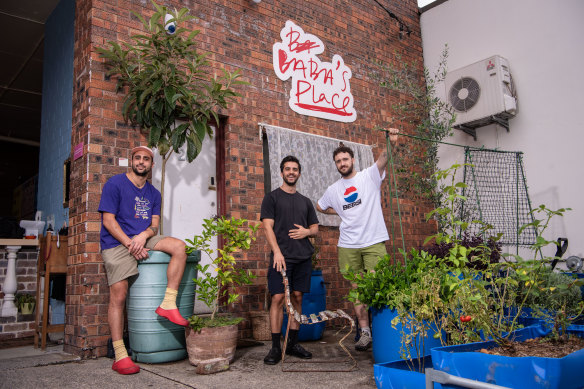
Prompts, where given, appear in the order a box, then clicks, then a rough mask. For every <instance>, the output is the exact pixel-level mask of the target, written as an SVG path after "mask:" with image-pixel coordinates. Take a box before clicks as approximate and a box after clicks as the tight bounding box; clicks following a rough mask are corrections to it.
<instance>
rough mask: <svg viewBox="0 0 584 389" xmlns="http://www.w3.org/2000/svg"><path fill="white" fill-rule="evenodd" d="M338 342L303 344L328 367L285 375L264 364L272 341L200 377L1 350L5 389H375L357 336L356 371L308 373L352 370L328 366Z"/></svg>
mask: <svg viewBox="0 0 584 389" xmlns="http://www.w3.org/2000/svg"><path fill="white" fill-rule="evenodd" d="M339 339H340V337H339V336H337V335H335V332H334V331H333V330H330V329H327V330H326V331H325V333H324V337H323V339H322V340H321V341H314V342H305V343H303V346H304V347H305V348H306V349H308V350H309V351H311V352H312V353H313V355H314V358H313V359H312V361H320V362H323V363H296V364H294V363H285V364H284V367H285V368H286V369H295V370H301V371H302V372H283V371H282V365H281V364H278V365H275V366H267V365H264V363H263V358H264V356H265V355H266V354H267V352H268V350H269V347H270V342H255V343H254V342H252V343H254V344H255V345H253V346H249V347H238V349H237V352H236V356H235V361H234V362H233V363H232V364H231V366H230V369H229V370H228V371H225V372H221V373H217V374H211V375H198V374H196V373H195V367H194V366H191V365H190V364H189V362H188V360H184V361H178V362H170V363H163V364H144V363H141V364H140V367H141V368H142V370H141V372H140V373H139V374H135V375H132V376H122V375H119V374H117V373H115V372H114V371H112V370H111V365H112V360H111V359H108V358H99V359H93V360H79V359H78V358H77V357H75V356H73V355H70V354H66V353H63V351H62V350H63V348H62V346H52V347H47V350H46V351H44V352H42V351H40V350H35V349H34V348H33V347H32V346H26V347H18V348H10V349H3V350H0V388H34V389H41V388H96V387H97V388H197V389H222V388H229V389H232V388H233V389H246V388H254V389H255V388H258V389H260V388H261V389H264V388H266V389H269V388H277V389H288V388H294V389H304V388H311V389H313V388H314V389H319V388H323V389H324V388H326V389H334V388H355V389H357V388H375V381H374V379H373V357H372V355H371V351H369V352H357V351H355V350H354V348H353V335H349V337H348V338H347V340H346V341H345V344H346V346H347V348H348V349H349V351H350V352H351V354H352V355H353V357H354V358H355V360H356V362H357V367H356V369H355V370H354V371H351V372H314V371H313V372H306V371H307V370H315V369H322V370H324V369H329V370H338V369H341V368H347V367H349V364H346V363H340V364H339V363H334V364H333V363H328V362H327V361H331V360H332V361H336V360H343V359H347V358H348V356H347V354H346V353H345V352H343V350H342V349H341V348H340V347H339V345H338V340H339ZM293 361H300V360H298V359H296V358H292V357H289V358H287V359H286V362H293Z"/></svg>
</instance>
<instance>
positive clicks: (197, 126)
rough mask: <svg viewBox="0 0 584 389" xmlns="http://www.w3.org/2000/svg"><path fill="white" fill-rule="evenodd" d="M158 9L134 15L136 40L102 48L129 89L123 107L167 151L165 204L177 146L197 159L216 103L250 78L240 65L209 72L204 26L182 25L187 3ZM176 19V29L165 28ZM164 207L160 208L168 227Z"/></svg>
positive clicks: (224, 100) (126, 115) (127, 116)
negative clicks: (202, 47) (199, 42)
mask: <svg viewBox="0 0 584 389" xmlns="http://www.w3.org/2000/svg"><path fill="white" fill-rule="evenodd" d="M152 4H153V5H154V7H155V9H156V12H155V13H154V14H153V15H152V16H151V17H150V19H144V18H143V17H142V16H141V15H138V14H136V13H134V15H135V16H136V17H137V18H138V19H139V20H140V21H141V22H142V25H143V28H144V31H145V33H143V34H136V35H132V36H131V37H130V39H131V41H132V43H123V44H122V45H120V44H119V43H118V42H115V41H109V42H108V44H109V48H98V49H97V50H98V52H99V53H100V56H101V57H102V58H105V60H106V62H105V63H106V66H108V68H109V70H108V72H107V76H108V77H109V76H114V75H115V76H116V77H117V90H118V91H121V90H124V91H127V94H126V97H125V98H124V103H123V107H122V114H123V116H124V119H125V120H126V121H130V122H132V123H133V124H135V125H138V126H140V127H141V128H142V130H144V131H146V132H147V134H148V145H149V146H150V147H155V148H157V149H158V152H159V153H160V156H161V157H162V180H161V190H160V192H161V195H162V204H164V186H165V185H164V184H165V177H166V163H167V162H168V160H169V158H170V156H171V155H172V154H173V152H179V149H180V148H181V147H183V146H184V145H185V143H186V159H187V160H188V161H189V162H192V161H194V160H195V158H197V156H198V155H199V154H200V152H201V150H202V147H203V141H204V140H205V136H209V137H213V129H212V127H211V125H210V124H211V123H212V122H213V120H214V121H215V123H217V124H218V123H219V117H218V113H217V112H216V109H218V108H226V107H227V104H228V103H229V102H230V101H231V100H233V99H234V98H235V97H236V96H239V94H238V93H236V92H235V91H234V90H233V89H232V87H233V86H235V85H239V84H247V82H244V81H241V80H239V78H240V75H239V71H237V70H236V71H235V72H233V73H231V72H229V71H227V70H225V69H222V74H221V75H220V76H219V77H216V76H211V75H210V74H209V70H210V67H209V62H208V61H207V59H206V57H207V53H199V52H197V49H196V41H195V37H196V36H197V35H198V34H199V30H194V31H190V32H189V31H187V29H186V28H184V27H183V25H185V24H186V23H187V22H189V21H191V20H192V19H194V17H192V16H190V15H188V9H187V8H182V9H181V10H180V11H176V10H174V11H173V10H170V9H168V8H166V7H162V6H159V5H158V4H156V3H155V2H154V1H152ZM167 14H170V15H171V16H172V19H170V20H169V21H168V22H169V23H171V22H174V23H175V24H176V27H177V29H176V31H175V33H174V34H167V33H166V30H165V28H164V26H165V24H166V23H165V21H164V17H165V15H167ZM163 221H164V210H163V209H161V214H160V233H163Z"/></svg>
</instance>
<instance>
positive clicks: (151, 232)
mask: <svg viewBox="0 0 584 389" xmlns="http://www.w3.org/2000/svg"><path fill="white" fill-rule="evenodd" d="M153 156H154V155H153V153H152V150H151V149H150V148H148V147H145V146H138V147H135V148H133V149H132V160H131V167H132V170H131V171H129V172H127V173H123V174H118V175H116V176H113V177H112V178H110V179H109V180H108V181H107V182H106V183H105V185H104V187H103V192H102V195H101V201H100V203H99V209H98V210H99V212H100V213H101V221H102V226H101V233H100V243H101V256H102V258H103V262H104V264H105V270H106V274H107V279H108V284H109V288H110V297H109V306H108V323H109V327H110V332H111V336H112V342H113V347H114V352H115V362H114V364H113V365H112V369H113V370H115V371H117V372H118V373H120V374H134V373H138V372H139V371H140V367H139V366H137V365H136V364H135V363H134V362H132V360H131V359H130V358H129V357H128V353H127V352H126V347H125V345H124V341H123V338H122V335H123V328H124V308H125V302H126V294H127V293H128V278H129V277H132V276H135V275H137V274H138V264H137V261H139V260H142V259H146V258H148V251H150V250H157V251H162V252H164V253H167V254H168V255H170V256H171V258H170V262H169V264H168V269H167V271H166V276H167V279H168V283H167V287H166V293H165V295H164V300H163V301H162V303H161V304H160V306H159V307H158V308H157V309H156V313H157V314H158V315H160V316H162V317H165V318H166V319H168V320H170V321H171V322H173V323H175V324H178V325H181V326H186V325H188V321H187V320H185V319H184V318H183V317H182V316H181V315H180V313H179V311H178V308H177V306H176V297H177V291H178V287H179V284H180V281H181V279H182V276H183V272H184V270H185V266H186V259H187V255H186V252H185V243H184V242H183V241H181V240H179V239H176V238H171V237H165V236H163V235H158V225H159V223H160V199H161V197H160V192H159V191H158V190H157V189H156V188H155V187H154V186H152V184H150V183H149V182H148V181H147V178H148V174H149V173H150V171H151V169H152V165H153V164H154V161H153Z"/></svg>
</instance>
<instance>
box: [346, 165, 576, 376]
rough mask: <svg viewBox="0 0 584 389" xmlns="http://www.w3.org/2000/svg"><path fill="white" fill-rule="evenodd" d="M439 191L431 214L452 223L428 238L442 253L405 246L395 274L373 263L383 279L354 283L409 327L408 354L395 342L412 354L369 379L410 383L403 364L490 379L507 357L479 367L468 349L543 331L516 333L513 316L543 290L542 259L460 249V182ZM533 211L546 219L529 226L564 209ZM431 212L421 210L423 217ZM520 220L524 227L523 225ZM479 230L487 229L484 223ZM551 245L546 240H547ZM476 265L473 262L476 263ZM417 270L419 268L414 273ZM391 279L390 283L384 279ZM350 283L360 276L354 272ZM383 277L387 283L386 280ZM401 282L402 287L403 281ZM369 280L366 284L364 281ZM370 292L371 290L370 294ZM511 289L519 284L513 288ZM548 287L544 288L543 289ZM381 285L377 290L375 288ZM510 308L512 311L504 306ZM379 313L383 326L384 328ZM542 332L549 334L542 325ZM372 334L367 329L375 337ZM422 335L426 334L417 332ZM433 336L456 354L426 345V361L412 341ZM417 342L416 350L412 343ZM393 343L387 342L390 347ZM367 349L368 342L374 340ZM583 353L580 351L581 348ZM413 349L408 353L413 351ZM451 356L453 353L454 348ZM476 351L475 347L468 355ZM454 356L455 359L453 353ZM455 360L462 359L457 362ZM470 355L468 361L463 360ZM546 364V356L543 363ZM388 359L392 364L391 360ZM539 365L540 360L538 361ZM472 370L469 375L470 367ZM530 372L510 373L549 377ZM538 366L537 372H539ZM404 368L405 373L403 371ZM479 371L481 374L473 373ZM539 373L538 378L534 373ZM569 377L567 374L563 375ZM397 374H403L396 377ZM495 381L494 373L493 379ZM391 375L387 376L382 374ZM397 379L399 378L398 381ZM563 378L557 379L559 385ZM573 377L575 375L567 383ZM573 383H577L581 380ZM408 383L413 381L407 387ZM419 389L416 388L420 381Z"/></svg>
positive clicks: (379, 366)
mask: <svg viewBox="0 0 584 389" xmlns="http://www.w3.org/2000/svg"><path fill="white" fill-rule="evenodd" d="M456 168H457V166H456V165H455V166H453V168H451V169H448V170H451V171H450V172H448V170H446V171H443V172H439V174H440V175H442V176H443V177H448V176H450V175H452V176H454V173H455V171H456ZM443 188H444V190H445V192H446V196H445V199H446V201H445V203H444V204H445V206H444V207H439V208H437V209H436V210H435V211H433V212H432V213H439V214H440V216H441V217H442V218H443V220H444V221H445V222H446V224H448V225H450V226H452V227H454V228H450V229H447V230H442V231H440V232H438V233H437V234H435V235H433V236H432V237H430V239H434V240H435V241H436V242H437V243H438V244H444V243H445V244H448V245H449V247H448V250H447V251H446V253H445V255H442V258H437V257H435V256H432V255H430V254H428V253H427V252H425V251H423V250H420V251H417V250H412V252H411V253H410V254H409V255H408V256H405V255H404V258H405V259H406V266H405V267H404V270H403V271H402V272H399V271H397V270H399V269H393V268H391V267H388V266H385V270H384V266H381V268H380V269H378V270H379V271H381V272H384V271H385V272H386V277H385V278H383V277H382V274H380V275H369V274H368V275H365V276H364V277H362V278H361V284H362V285H361V286H363V287H366V286H367V284H368V283H371V285H370V287H369V288H364V289H363V290H364V292H367V291H370V292H372V293H371V295H370V296H369V301H371V302H377V303H379V302H380V301H381V302H383V303H386V304H387V303H388V302H389V304H393V305H394V306H395V310H396V317H394V318H393V319H392V320H391V321H392V324H398V323H399V324H402V326H407V329H408V330H409V331H402V336H401V341H402V354H403V355H402V356H403V357H406V358H407V357H411V356H412V355H408V354H407V351H408V350H409V348H407V347H406V348H405V351H406V353H404V349H403V346H404V345H406V346H411V347H414V349H415V351H416V354H417V356H418V359H416V360H407V359H406V360H405V361H404V362H402V363H401V365H400V366H397V365H396V363H384V364H376V366H375V377H376V379H383V377H385V378H386V379H387V378H388V377H397V378H400V377H401V378H400V379H402V378H403V379H407V380H408V382H410V384H411V385H413V381H412V380H413V379H414V378H413V377H412V374H411V373H413V372H410V371H404V370H403V368H404V367H409V369H411V370H414V369H417V368H419V369H422V370H420V372H422V371H423V368H424V367H425V366H428V365H429V364H430V363H432V364H433V366H434V368H435V369H439V370H443V371H446V372H448V373H450V374H457V375H460V376H461V377H464V378H472V379H477V380H482V381H485V382H490V383H494V382H493V375H495V374H494V373H493V371H491V370H492V366H495V365H496V366H514V367H513V369H517V368H518V367H516V365H514V364H513V362H509V361H492V360H491V361H490V362H489V363H487V362H484V364H483V365H482V366H481V368H480V369H477V368H475V365H479V362H476V363H475V362H474V359H472V358H473V356H471V355H469V354H470V353H468V351H471V350H478V349H479V348H481V347H485V348H486V347H491V346H493V345H501V346H504V347H509V346H513V345H514V342H513V340H514V337H515V336H523V337H524V338H525V339H528V338H530V337H534V336H536V335H542V334H545V331H544V330H543V329H542V328H541V327H530V328H526V329H522V330H520V332H519V333H518V332H516V331H515V330H517V329H520V328H521V327H522V324H521V322H520V320H519V319H520V315H521V311H522V309H523V307H524V306H525V305H526V302H527V301H528V296H533V295H536V294H537V293H541V292H543V291H545V290H546V286H545V283H544V282H543V279H544V277H543V276H542V275H543V274H545V266H546V265H547V263H549V262H550V259H549V258H548V259H545V258H544V260H538V261H524V260H522V259H521V258H519V257H514V258H513V260H512V261H508V260H504V261H500V262H496V261H492V260H491V259H492V253H491V251H490V250H491V249H490V247H493V246H492V245H488V244H487V243H485V242H488V241H490V239H484V240H483V241H482V243H481V244H479V245H477V246H473V247H467V246H465V245H464V244H463V242H462V239H461V238H460V236H463V235H464V230H465V229H466V227H467V226H468V223H467V222H464V221H462V220H460V219H458V218H457V216H456V212H455V208H456V206H455V205H456V202H457V201H464V197H462V196H461V195H460V194H459V190H461V189H462V188H464V184H462V183H454V182H452V184H451V185H447V186H444V187H443ZM539 210H540V211H542V212H546V213H547V216H548V218H547V220H535V221H534V222H533V223H532V226H534V227H537V226H540V227H541V226H547V224H548V223H549V218H550V217H551V216H554V215H561V214H562V213H563V211H564V210H558V211H549V210H546V208H545V207H540V208H539ZM432 213H431V214H430V215H429V216H430V217H431V215H432ZM526 227H528V226H524V228H526ZM483 231H484V232H485V234H486V233H487V231H488V228H487V227H485V228H484V230H483ZM539 232H540V234H539V236H540V238H538V241H537V242H538V243H537V244H536V245H535V246H534V249H535V250H541V248H542V247H543V245H545V244H548V243H550V242H548V241H546V240H545V239H543V238H542V237H541V233H542V232H543V230H542V229H540V231H539ZM551 243H554V242H551ZM477 265H478V266H477ZM418 270H422V271H421V272H418ZM392 279H393V281H392ZM356 280H357V281H359V280H360V279H359V278H357V279H356ZM374 282H378V283H379V284H378V285H380V287H375V284H374ZM385 283H388V285H389V286H388V285H386V284H385ZM404 285H406V286H404ZM371 286H372V287H371ZM376 290H377V292H376ZM519 290H522V292H521V293H519ZM548 290H549V289H548ZM379 291H383V292H384V293H378V292H379ZM360 298H361V299H363V300H364V299H366V298H367V294H366V293H362V295H361V296H360ZM512 306H515V308H514V309H510V308H511V307H512ZM387 321H389V319H385V322H386V323H385V326H386V328H387V327H388V325H387ZM562 328H564V329H566V328H568V327H567V324H566V323H565V322H564V324H563V326H562ZM428 331H433V335H432V336H431V337H428V336H427V335H428ZM569 331H571V332H573V333H576V332H578V331H577V330H576V329H573V328H572V329H569ZM547 332H550V331H549V330H548V331H547ZM378 335H379V333H378V332H377V333H376V332H375V329H374V337H373V338H374V342H375V337H376V336H378ZM424 335H426V336H425V337H424ZM428 338H431V339H439V340H440V343H441V344H442V345H453V344H454V345H461V346H460V348H462V350H460V351H463V352H464V354H463V355H461V356H459V357H455V356H453V353H452V351H454V348H456V347H459V346H447V347H442V348H433V349H432V351H431V354H432V356H431V359H430V358H428V357H426V355H425V354H426V353H425V352H424V351H427V349H426V350H424V347H423V345H422V347H420V344H419V343H420V342H419V341H418V339H426V340H427V339H428ZM485 339H490V340H491V343H469V342H477V341H484V340H485ZM416 343H417V348H416ZM394 348H395V347H394ZM374 351H375V343H374ZM583 353H584V352H583ZM416 354H414V355H413V356H415V355H416ZM454 354H456V353H454ZM472 354H476V353H472ZM457 358H460V359H457ZM572 358H574V356H572V355H570V356H568V357H567V360H566V361H567V363H574V362H573V359H572ZM455 359H456V360H457V363H456V365H452V364H450V363H449V361H452V360H455ZM479 359H480V360H481V361H487V360H489V359H488V357H485V356H480V357H479ZM461 361H462V362H461ZM469 361H470V362H469ZM530 363H531V364H532V365H536V366H540V365H539V364H538V363H537V362H530ZM546 363H547V362H546ZM465 364H466V365H467V366H468V367H469V368H470V370H472V371H473V372H472V373H471V374H472V375H469V376H467V375H466V373H462V370H461V369H462V366H463V365H465ZM394 365H395V366H394ZM540 367H541V366H540ZM478 370H480V373H478V374H476V371H478ZM496 370H497V374H496V375H497V377H500V376H501V374H502V375H508V374H506V373H500V372H501V371H504V370H505V368H504V367H500V368H497V369H496ZM539 370H540V371H539V372H538V373H537V374H535V373H534V371H533V370H529V371H526V372H524V373H522V374H517V371H514V373H513V374H512V375H513V376H515V377H522V379H523V377H527V376H529V377H536V380H540V381H541V382H545V383H546V385H547V384H548V383H550V382H551V381H549V380H548V378H549V377H551V376H553V375H554V374H553V373H550V372H545V369H541V368H539ZM542 371H544V372H543V373H542ZM404 374H406V375H407V377H406V376H405V375H404ZM481 374H482V377H481ZM542 374H543V376H542ZM567 374H568V375H570V374H569V373H567ZM404 377H405V378H404ZM416 377H417V378H416V380H418V382H419V383H420V382H422V383H423V379H422V377H420V376H416ZM499 379H501V378H499ZM390 381H391V379H390ZM398 382H399V380H398ZM518 382H519V381H513V382H509V381H496V383H498V384H503V385H505V386H509V387H518V386H517V384H518ZM524 382H529V383H528V384H525V383H523V385H527V386H523V387H537V386H530V385H535V383H534V382H533V381H530V380H524ZM566 382H567V381H565V380H563V381H562V384H563V385H564V384H566ZM575 382H578V381H575ZM579 382H582V381H581V380H580V381H579ZM410 387H413V386H410ZM420 387H423V385H422V386H420Z"/></svg>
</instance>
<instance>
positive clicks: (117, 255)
mask: <svg viewBox="0 0 584 389" xmlns="http://www.w3.org/2000/svg"><path fill="white" fill-rule="evenodd" d="M164 238H166V236H164V235H156V236H153V237H152V238H150V239H148V240H147V241H146V244H145V245H144V247H146V248H147V249H150V250H153V249H154V246H156V243H158V242H160V241H161V240H162V239H164ZM101 258H102V259H103V263H104V264H105V273H106V274H107V281H108V285H109V286H112V285H113V284H115V283H116V282H120V281H123V280H125V279H126V278H129V277H132V276H134V275H136V274H138V261H137V260H136V258H134V256H132V254H130V252H129V251H128V249H127V248H126V247H125V246H124V245H119V246H116V247H112V248H111V249H106V250H102V251H101Z"/></svg>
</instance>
